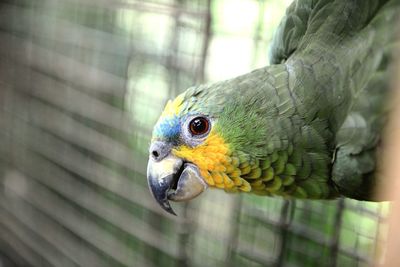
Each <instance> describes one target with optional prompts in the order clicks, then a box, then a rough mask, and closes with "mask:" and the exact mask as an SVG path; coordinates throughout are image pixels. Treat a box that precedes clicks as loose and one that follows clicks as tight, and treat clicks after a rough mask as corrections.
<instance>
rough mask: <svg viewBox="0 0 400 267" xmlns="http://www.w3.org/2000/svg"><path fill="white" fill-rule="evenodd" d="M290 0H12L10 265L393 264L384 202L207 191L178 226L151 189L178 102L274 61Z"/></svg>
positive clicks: (6, 49)
mask: <svg viewBox="0 0 400 267" xmlns="http://www.w3.org/2000/svg"><path fill="white" fill-rule="evenodd" d="M289 2H290V1H280V0H274V1H273V0H241V1H239V0H229V1H228V0H207V1H203V0H196V1H193V0H152V1H139V0H97V1H95V0H82V1H77V0H36V1H29V0H15V1H12V0H8V1H2V2H1V4H0V265H1V266H369V265H371V264H372V263H373V262H374V261H375V259H377V265H376V266H379V264H382V260H381V259H382V258H383V256H384V251H383V249H382V246H381V244H383V243H384V242H385V239H386V235H387V229H386V228H387V227H386V224H385V217H386V215H387V213H388V208H389V204H388V203H368V202H358V201H352V200H347V199H346V200H344V199H339V200H335V201H298V200H296V201H294V200H292V201H290V200H284V199H281V198H268V197H258V196H252V195H241V196H236V195H229V194H226V193H224V192H219V191H217V190H208V192H207V193H205V195H204V196H203V197H201V198H199V199H198V200H195V201H193V202H192V203H191V204H189V205H187V204H177V205H175V209H176V210H177V213H178V214H179V216H178V217H173V216H170V215H168V214H166V213H165V212H164V211H162V210H161V209H160V208H159V207H158V206H157V205H156V204H155V202H154V200H153V199H152V198H151V196H150V193H149V191H148V189H147V184H146V178H145V171H146V170H145V169H146V163H147V149H148V144H149V140H150V136H151V129H152V126H153V125H154V123H155V121H156V119H157V117H158V115H159V114H160V112H161V110H162V109H163V107H164V105H165V103H166V101H167V99H169V98H171V97H173V96H176V95H177V94H178V93H179V92H181V91H183V90H184V89H185V88H187V87H189V86H191V85H194V84H197V83H200V82H204V81H214V80H220V79H223V78H228V77H233V76H235V75H238V74H241V73H245V72H247V71H250V70H251V69H254V68H256V67H261V66H263V65H265V64H267V61H268V55H267V51H268V44H269V42H270V40H271V36H272V33H273V29H274V28H275V27H276V26H277V25H278V23H279V20H280V18H281V17H282V16H283V14H284V11H285V7H286V6H287V5H288V4H289Z"/></svg>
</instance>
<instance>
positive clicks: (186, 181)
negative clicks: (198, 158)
mask: <svg viewBox="0 0 400 267" xmlns="http://www.w3.org/2000/svg"><path fill="white" fill-rule="evenodd" d="M147 182H148V184H149V188H150V191H151V193H152V195H153V197H154V199H155V200H156V201H157V203H158V204H159V205H160V206H161V207H162V208H163V209H164V210H165V211H167V212H169V213H171V214H173V215H176V213H175V212H174V210H173V209H172V207H171V205H170V203H169V200H172V201H187V200H190V199H192V198H194V197H196V196H198V195H199V194H200V193H202V192H203V191H204V190H205V189H206V188H207V184H206V183H205V182H204V180H203V179H202V178H201V175H200V173H199V170H198V168H197V167H196V166H195V165H194V164H191V163H184V162H183V161H182V159H180V158H178V157H176V156H174V155H172V154H168V155H167V156H166V157H164V158H163V159H162V160H156V159H154V158H153V157H151V156H150V158H149V162H148V165H147Z"/></svg>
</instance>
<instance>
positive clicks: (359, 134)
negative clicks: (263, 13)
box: [185, 0, 400, 199]
mask: <svg viewBox="0 0 400 267" xmlns="http://www.w3.org/2000/svg"><path fill="white" fill-rule="evenodd" d="M399 6H400V0H389V1H379V0H353V1H347V0H320V1H312V0H305V1H301V2H300V1H298V2H294V3H293V4H292V5H291V6H290V7H289V9H288V11H287V13H286V16H285V18H284V19H283V21H282V23H281V24H280V26H279V28H278V29H277V32H276V35H275V39H274V41H273V45H272V51H271V62H272V63H273V64H276V65H271V66H268V67H265V68H262V69H258V70H255V71H253V72H251V73H248V74H246V75H243V76H240V77H237V78H234V79H231V80H227V81H222V82H218V83H215V84H210V85H202V86H198V87H193V88H190V89H189V90H188V91H187V92H186V95H185V99H186V103H187V105H186V106H185V109H186V110H185V112H188V113H190V112H200V113H204V114H207V115H209V116H210V117H213V118H214V119H215V120H216V121H217V123H216V127H217V130H218V132H220V133H221V135H222V136H223V137H224V139H225V140H227V142H229V145H230V146H231V148H232V149H233V151H235V152H236V153H238V155H239V154H240V155H242V156H241V157H242V158H244V159H245V161H252V162H253V163H252V164H253V165H252V167H251V168H249V167H246V169H244V170H245V174H243V177H242V178H244V179H246V180H247V181H248V182H249V183H250V184H252V185H253V186H254V188H259V189H260V190H258V191H257V190H256V191H257V192H256V193H265V192H266V194H269V193H277V194H282V195H296V196H300V197H310V198H331V197H334V196H336V195H337V194H338V193H340V194H344V195H347V196H350V197H353V198H362V199H368V198H371V197H372V196H371V192H372V188H373V184H374V181H375V180H376V179H375V178H374V176H373V174H372V173H373V171H374V169H375V162H376V151H377V145H378V143H379V137H380V134H381V128H382V125H383V124H384V120H385V116H384V103H385V98H386V95H387V91H388V89H387V88H388V86H387V69H388V62H390V60H389V59H388V58H389V54H390V51H391V49H390V48H391V47H393V46H394V41H395V40H394V37H393V36H394V26H393V25H394V24H395V22H396V15H397V14H398V13H399V11H400V8H399ZM243 155H245V156H243ZM241 164H242V165H243V166H245V165H246V164H247V163H246V164H245V162H242V163H241ZM262 190H264V191H262Z"/></svg>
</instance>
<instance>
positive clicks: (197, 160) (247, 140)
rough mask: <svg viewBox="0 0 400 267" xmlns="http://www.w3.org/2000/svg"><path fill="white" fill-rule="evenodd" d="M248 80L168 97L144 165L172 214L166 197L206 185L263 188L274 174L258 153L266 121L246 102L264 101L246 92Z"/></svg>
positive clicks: (186, 196) (188, 194)
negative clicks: (172, 98)
mask: <svg viewBox="0 0 400 267" xmlns="http://www.w3.org/2000/svg"><path fill="white" fill-rule="evenodd" d="M260 75H262V73H261V74H260ZM249 85H250V86H253V85H254V84H249V82H248V79H246V77H239V78H236V79H233V80H230V81H224V82H219V83H216V84H212V85H202V86H198V87H192V88H189V89H188V90H187V91H186V92H184V93H182V94H181V95H179V96H178V97H176V98H175V99H174V100H172V101H171V100H170V101H169V102H168V103H167V105H166V107H165V109H164V111H163V112H162V114H161V116H160V118H159V120H158V121H157V123H156V125H155V126H154V130H153V135H152V140H151V144H150V149H149V162H148V166H147V179H148V184H149V188H150V191H151V192H152V194H153V197H154V198H155V199H156V201H157V202H158V203H159V204H160V206H161V207H162V208H163V209H164V210H166V211H168V212H169V213H172V214H175V213H174V211H173V210H172V208H171V206H170V204H169V200H172V201H187V200H190V199H193V198H195V197H196V196H198V195H199V194H201V193H202V192H204V191H205V190H206V189H207V188H208V187H215V188H220V189H223V190H225V191H227V192H249V191H253V192H256V193H257V192H258V193H262V192H265V193H267V192H266V191H263V189H264V188H265V185H264V184H263V183H264V182H265V181H267V180H272V178H273V175H272V173H271V170H268V167H269V166H267V165H268V163H265V164H266V165H265V166H264V167H265V168H264V169H262V166H261V163H263V162H260V160H259V158H260V157H257V151H263V152H264V151H265V150H266V149H265V133H266V130H265V126H263V125H265V124H264V122H263V121H262V119H260V114H258V113H257V112H256V111H257V109H254V108H250V107H257V106H262V105H263V103H264V102H263V101H262V100H260V99H259V98H257V95H254V94H253V95H250V96H245V95H246V93H245V92H248V88H249ZM261 177H262V178H263V179H264V180H263V181H261V180H260V179H259V180H255V178H261ZM272 184H273V182H272ZM271 186H272V185H271ZM272 187H273V186H272ZM275 187H276V185H275Z"/></svg>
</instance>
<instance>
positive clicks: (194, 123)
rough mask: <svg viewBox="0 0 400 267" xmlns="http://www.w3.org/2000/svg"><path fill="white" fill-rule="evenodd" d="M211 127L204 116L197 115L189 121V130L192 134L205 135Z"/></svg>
mask: <svg viewBox="0 0 400 267" xmlns="http://www.w3.org/2000/svg"><path fill="white" fill-rule="evenodd" d="M209 129H210V122H209V121H208V120H207V119H206V118H204V117H196V118H194V119H193V120H191V121H190V123H189V131H190V133H191V134H192V135H194V136H196V135H203V134H205V133H207V132H208V130H209Z"/></svg>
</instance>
